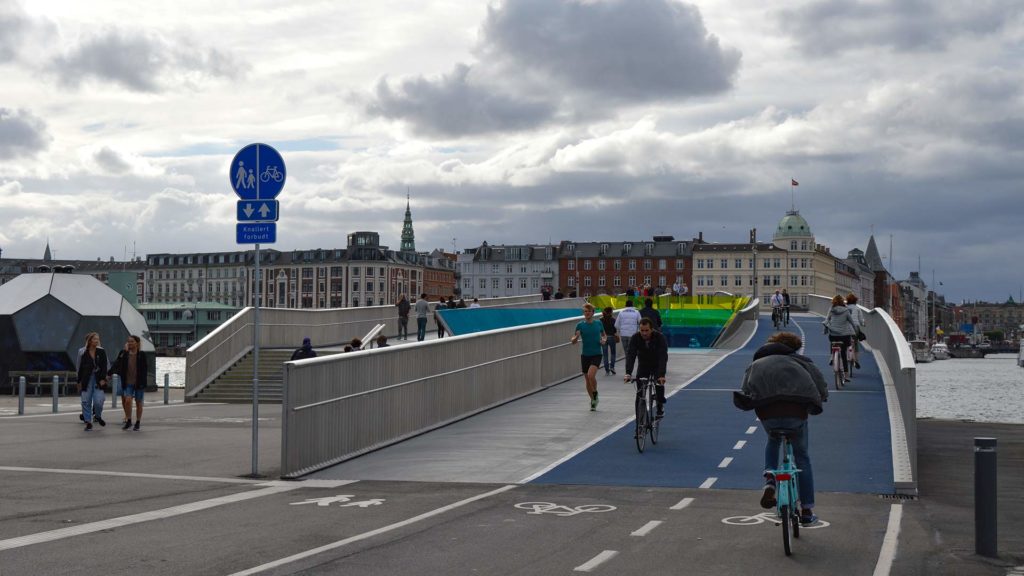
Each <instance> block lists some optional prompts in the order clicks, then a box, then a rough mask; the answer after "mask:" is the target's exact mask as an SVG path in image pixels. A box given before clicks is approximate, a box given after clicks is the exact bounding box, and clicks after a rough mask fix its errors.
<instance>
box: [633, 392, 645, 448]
mask: <svg viewBox="0 0 1024 576" xmlns="http://www.w3.org/2000/svg"><path fill="white" fill-rule="evenodd" d="M635 437H636V449H637V450H639V451H640V453H641V454H643V452H644V443H645V442H646V439H647V404H646V403H645V402H644V399H643V398H642V397H637V399H636V434H635Z"/></svg>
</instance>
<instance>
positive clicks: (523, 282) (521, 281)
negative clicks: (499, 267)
mask: <svg viewBox="0 0 1024 576" xmlns="http://www.w3.org/2000/svg"><path fill="white" fill-rule="evenodd" d="M519 287H520V288H523V289H525V288H526V278H525V277H524V278H520V279H519Z"/></svg>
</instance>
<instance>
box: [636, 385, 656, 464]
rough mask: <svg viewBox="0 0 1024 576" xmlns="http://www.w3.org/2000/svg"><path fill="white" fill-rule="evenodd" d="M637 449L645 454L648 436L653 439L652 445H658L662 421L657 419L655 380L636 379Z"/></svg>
mask: <svg viewBox="0 0 1024 576" xmlns="http://www.w3.org/2000/svg"><path fill="white" fill-rule="evenodd" d="M636 382H637V385H638V388H639V389H638V390H637V393H636V402H635V404H636V429H635V433H634V434H633V438H635V439H636V449H637V450H638V451H639V452H640V453H641V454H643V452H644V444H646V441H647V436H648V435H650V437H651V445H654V444H657V443H658V426H659V425H660V423H661V419H659V418H657V417H656V416H655V414H657V412H656V411H657V409H658V400H657V394H656V393H655V390H654V379H653V378H649V377H643V378H636Z"/></svg>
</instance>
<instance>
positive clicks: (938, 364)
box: [917, 354, 1024, 424]
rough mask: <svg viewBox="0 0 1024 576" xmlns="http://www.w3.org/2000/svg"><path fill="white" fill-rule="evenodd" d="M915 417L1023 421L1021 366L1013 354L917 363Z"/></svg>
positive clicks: (1022, 369) (1005, 421)
mask: <svg viewBox="0 0 1024 576" xmlns="http://www.w3.org/2000/svg"><path fill="white" fill-rule="evenodd" d="M917 417H918V418H939V419H943V420H969V421H973V422H1003V423H1015V424H1024V368H1021V367H1019V366H1017V355H1016V354H991V355H989V356H988V357H986V358H983V359H970V358H962V359H958V358H951V359H949V360H937V361H935V362H928V363H925V364H918V365H917Z"/></svg>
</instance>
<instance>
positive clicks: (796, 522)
mask: <svg viewBox="0 0 1024 576" xmlns="http://www.w3.org/2000/svg"><path fill="white" fill-rule="evenodd" d="M790 450H792V448H790ZM792 474H793V480H792V481H791V482H790V483H789V501H790V502H792V503H793V538H799V537H800V508H799V507H798V506H797V505H796V503H797V502H798V501H799V500H800V488H799V486H800V473H799V472H792ZM800 506H803V503H802V502H801V504H800Z"/></svg>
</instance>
